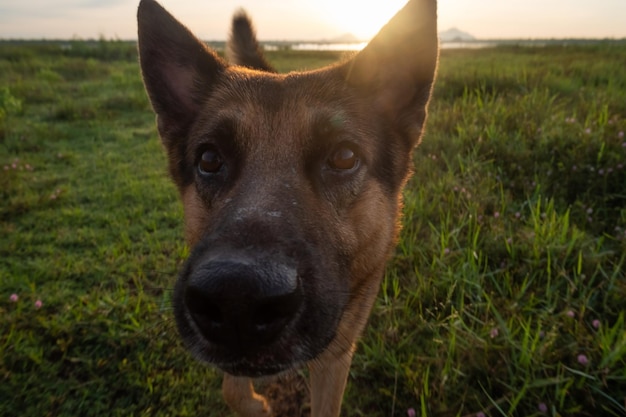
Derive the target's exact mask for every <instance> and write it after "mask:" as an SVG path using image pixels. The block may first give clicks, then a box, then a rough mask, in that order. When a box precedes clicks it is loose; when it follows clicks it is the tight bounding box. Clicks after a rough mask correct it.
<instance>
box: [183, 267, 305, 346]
mask: <svg viewBox="0 0 626 417" xmlns="http://www.w3.org/2000/svg"><path fill="white" fill-rule="evenodd" d="M302 299H303V296H302V288H301V285H300V280H299V277H298V273H297V270H296V267H295V266H291V265H288V264H286V263H277V262H275V261H273V260H270V259H267V258H260V259H259V258H255V259H253V258H250V257H248V256H245V255H239V256H237V255H235V256H233V255H231V256H229V257H226V258H225V257H219V258H214V259H209V260H205V261H203V262H201V263H200V264H198V265H197V266H196V267H195V268H194V269H193V270H192V271H191V274H190V276H189V279H188V282H187V285H186V288H185V290H184V298H183V300H184V303H185V305H186V307H187V309H188V311H189V314H190V316H191V319H192V320H193V322H194V324H195V326H196V327H197V329H198V331H199V332H200V333H201V334H202V336H203V337H204V338H205V339H206V340H207V341H209V342H210V343H212V344H215V345H219V346H222V347H224V348H226V349H227V350H230V351H231V352H232V353H237V354H239V355H246V354H247V353H249V352H254V351H255V350H257V349H258V348H259V347H262V346H265V345H269V344H271V343H272V342H274V341H275V340H276V339H277V338H278V337H279V335H280V333H281V332H282V331H283V329H284V328H285V326H287V325H288V324H289V323H290V322H292V321H293V320H294V319H295V317H296V316H297V313H298V311H299V310H300V307H301V304H302Z"/></svg>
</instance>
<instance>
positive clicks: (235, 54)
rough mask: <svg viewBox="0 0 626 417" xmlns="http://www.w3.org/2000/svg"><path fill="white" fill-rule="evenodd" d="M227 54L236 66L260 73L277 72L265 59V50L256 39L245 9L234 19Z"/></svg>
mask: <svg viewBox="0 0 626 417" xmlns="http://www.w3.org/2000/svg"><path fill="white" fill-rule="evenodd" d="M226 54H227V56H228V60H229V61H230V62H231V63H233V64H235V65H242V66H244V67H248V68H252V69H256V70H260V71H267V72H276V70H275V69H274V67H272V65H271V64H270V63H269V62H267V60H266V59H265V56H264V55H263V49H262V48H261V46H260V45H259V42H258V41H257V39H256V32H255V30H254V25H253V24H252V20H251V19H250V17H248V15H247V14H246V12H245V11H244V10H243V9H241V10H239V11H238V12H237V13H235V16H234V17H233V25H232V29H231V32H230V37H229V38H228V44H227V49H226Z"/></svg>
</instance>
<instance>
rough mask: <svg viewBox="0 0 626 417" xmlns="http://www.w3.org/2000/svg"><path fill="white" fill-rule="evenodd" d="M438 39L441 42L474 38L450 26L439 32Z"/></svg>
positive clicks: (472, 39)
mask: <svg viewBox="0 0 626 417" xmlns="http://www.w3.org/2000/svg"><path fill="white" fill-rule="evenodd" d="M439 39H440V40H441V42H466V41H475V40H476V38H475V37H474V36H472V35H470V34H469V33H467V32H463V31H462V30H459V29H457V28H451V29H448V30H444V31H443V32H439Z"/></svg>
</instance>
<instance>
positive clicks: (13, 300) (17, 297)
mask: <svg viewBox="0 0 626 417" xmlns="http://www.w3.org/2000/svg"><path fill="white" fill-rule="evenodd" d="M19 299H20V297H19V296H18V295H17V294H11V296H10V297H9V300H11V302H12V303H17V300H19Z"/></svg>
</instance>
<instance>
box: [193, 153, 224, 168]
mask: <svg viewBox="0 0 626 417" xmlns="http://www.w3.org/2000/svg"><path fill="white" fill-rule="evenodd" d="M223 164H224V161H223V160H222V156H221V155H220V153H219V152H218V151H217V149H215V148H214V147H208V148H206V149H205V150H204V152H202V155H201V156H200V161H198V171H200V173H201V174H215V173H216V172H218V171H219V170H220V169H221V168H222V165H223Z"/></svg>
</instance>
